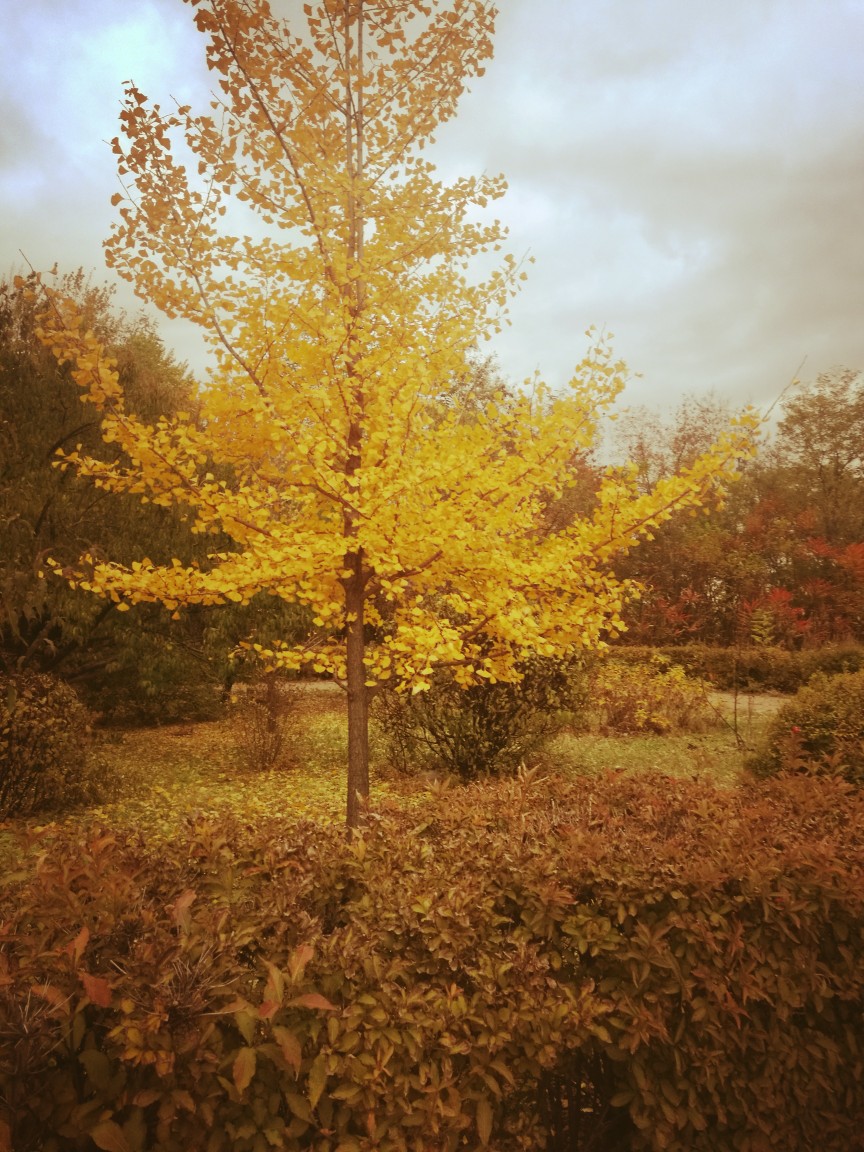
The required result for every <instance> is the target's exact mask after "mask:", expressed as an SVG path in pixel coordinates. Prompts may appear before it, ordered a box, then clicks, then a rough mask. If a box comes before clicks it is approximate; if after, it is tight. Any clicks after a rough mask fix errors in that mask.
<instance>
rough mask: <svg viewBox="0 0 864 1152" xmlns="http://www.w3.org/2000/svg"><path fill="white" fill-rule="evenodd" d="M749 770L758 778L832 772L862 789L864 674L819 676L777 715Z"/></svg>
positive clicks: (750, 761) (863, 780)
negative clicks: (794, 773)
mask: <svg viewBox="0 0 864 1152" xmlns="http://www.w3.org/2000/svg"><path fill="white" fill-rule="evenodd" d="M747 766H748V768H749V769H750V770H751V771H752V772H753V773H755V774H756V775H757V776H768V775H773V774H775V773H777V772H780V771H782V770H784V769H786V770H793V771H805V772H815V773H831V772H834V773H839V774H840V775H841V776H843V777H844V778H845V779H846V780H848V781H849V782H850V783H853V784H862V783H864V672H852V673H846V674H841V675H839V676H825V675H823V674H821V673H817V674H816V675H815V676H814V677H813V678H812V679H811V680H810V682H809V683H808V684H807V685H806V687H804V688H802V689H800V691H799V692H798V693H797V694H796V696H795V697H794V699H792V700H790V701H789V702H788V703H787V704H784V705H783V707H782V708H781V709H780V710H779V711H778V712H777V714H776V716H775V717H774V719H773V720H772V722H771V726H770V728H769V730H768V733H767V735H766V737H765V742H764V744H763V746H762V748H761V749H759V751H758V752H757V753H756V754H755V755H754V756H753V757H751V759H750V760H749V761H748V765H747Z"/></svg>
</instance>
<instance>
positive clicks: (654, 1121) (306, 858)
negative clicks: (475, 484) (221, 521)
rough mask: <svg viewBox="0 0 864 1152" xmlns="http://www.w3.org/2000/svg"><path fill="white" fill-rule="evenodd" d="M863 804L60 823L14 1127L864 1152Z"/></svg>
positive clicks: (688, 792)
mask: <svg viewBox="0 0 864 1152" xmlns="http://www.w3.org/2000/svg"><path fill="white" fill-rule="evenodd" d="M862 806H864V794H862V793H860V792H859V793H855V792H853V791H851V790H850V789H849V787H848V786H847V785H845V784H843V783H842V782H839V781H837V780H826V779H808V778H803V777H802V778H790V779H786V780H780V781H774V782H768V783H765V784H761V785H759V786H758V787H745V788H742V789H738V790H721V789H715V788H712V787H711V786H710V785H708V784H706V782H705V781H704V780H700V781H698V782H697V781H682V780H674V781H673V780H670V779H668V778H659V777H658V778H653V777H648V778H644V779H635V778H625V777H623V776H621V775H615V776H610V777H607V778H605V779H594V780H591V781H585V780H583V781H580V782H579V783H578V784H570V783H567V782H565V781H564V780H562V779H560V778H555V777H551V778H548V779H545V780H536V779H535V780H532V779H530V778H523V779H521V780H515V781H514V780H508V781H499V782H495V783H485V784H483V785H482V786H481V785H472V786H469V787H466V788H461V789H458V790H455V791H450V790H445V791H443V792H442V793H441V794H439V795H438V796H437V797H432V798H430V799H429V800H428V802H427V803H426V804H424V806H423V807H422V808H420V809H418V808H414V809H413V810H412V811H411V812H409V811H406V810H405V809H393V810H390V811H387V812H384V813H382V814H381V815H380V817H379V818H378V819H376V820H375V821H373V822H371V823H370V826H369V828H368V829H367V830H366V831H365V832H364V834H363V835H362V837H359V838H355V840H353V841H351V842H346V841H345V840H344V837H343V836H342V835H340V833H339V831H338V829H337V828H335V827H330V828H324V827H321V826H319V825H316V824H312V823H308V822H303V821H294V820H291V819H284V818H275V817H271V818H262V819H260V820H259V821H257V822H256V823H253V824H250V823H246V824H238V823H236V822H232V821H230V820H223V821H217V822H216V823H206V822H203V821H200V820H199V821H197V822H196V821H190V823H189V824H188V825H187V830H186V832H185V834H184V835H181V836H177V837H175V838H174V839H173V841H172V842H171V844H170V845H169V846H167V847H166V846H165V845H163V844H160V845H159V847H158V849H157V848H156V846H155V845H154V846H153V847H151V848H148V846H147V844H146V843H143V842H142V841H141V840H140V838H138V837H136V836H135V835H134V834H121V833H114V834H112V833H111V832H108V831H105V830H99V829H98V828H91V829H90V830H89V831H87V830H81V831H78V832H60V831H59V830H57V829H54V830H51V829H48V830H46V831H43V832H42V833H40V834H37V835H35V836H34V837H32V838H31V840H30V841H29V843H25V844H24V845H23V853H22V858H21V861H20V863H19V864H18V866H17V867H14V866H10V864H9V863H8V861H7V864H6V867H5V871H6V875H5V876H4V884H3V888H2V896H0V922H2V925H3V927H2V933H0V1093H2V1105H0V1133H5V1134H6V1146H7V1147H9V1146H10V1144H11V1147H13V1148H15V1149H18V1148H34V1149H35V1148H43V1149H46V1150H47V1149H55V1150H57V1152H60V1150H72V1149H82V1150H83V1149H85V1148H90V1147H94V1146H95V1147H97V1148H100V1149H107V1150H109V1152H110V1150H118V1149H128V1150H129V1152H147V1150H149V1149H152V1148H155V1147H158V1148H160V1149H163V1150H164V1152H197V1150H199V1149H201V1150H205V1149H206V1150H207V1152H219V1150H220V1149H224V1150H226V1152H227V1150H228V1149H230V1150H231V1152H243V1150H247V1152H260V1150H263V1149H265V1148H274V1149H283V1150H285V1152H292V1150H296V1152H299V1150H301V1149H316V1150H319V1152H325V1150H327V1152H335V1150H336V1149H337V1148H341V1149H356V1150H357V1152H364V1150H370V1152H371V1149H373V1148H378V1149H382V1150H393V1152H395V1150H400V1149H411V1150H415V1152H420V1150H422V1149H428V1148H430V1147H435V1148H436V1149H442V1150H443V1149H453V1150H454V1152H455V1149H457V1148H461V1147H472V1148H483V1147H489V1148H491V1149H498V1150H500V1152H511V1150H512V1152H515V1150H516V1149H524V1150H528V1149H532V1150H536V1149H538V1148H541V1147H549V1148H551V1149H553V1150H556V1152H557V1150H558V1149H570V1148H579V1149H587V1148H589V1147H592V1146H599V1147H615V1148H621V1149H633V1150H634V1152H635V1150H638V1149H652V1150H653V1149H657V1150H659V1149H669V1150H671V1152H700V1150H705V1152H708V1150H711V1152H716V1150H719V1149H724V1150H725V1149H732V1148H735V1149H740V1150H742V1152H759V1150H762V1149H767V1148H777V1149H810V1148H819V1149H820V1150H825V1152H850V1150H854V1149H860V1148H861V1147H862V1144H861V1136H860V1133H861V1124H862V1121H864V1069H862V1059H864V1057H862V1052H861V1031H860V1021H861V1013H862V1009H864V929H862V925H864V891H862V887H861V870H862V865H864V838H862V837H864V833H862V829H864V807H862ZM592 1140H593V1141H594V1144H593V1145H592V1144H591V1141H592ZM547 1141H548V1143H547ZM0 1146H2V1140H0Z"/></svg>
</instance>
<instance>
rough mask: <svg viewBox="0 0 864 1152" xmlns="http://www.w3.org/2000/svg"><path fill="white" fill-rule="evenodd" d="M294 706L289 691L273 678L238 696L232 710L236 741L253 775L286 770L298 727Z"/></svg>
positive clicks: (265, 678) (265, 679)
mask: <svg viewBox="0 0 864 1152" xmlns="http://www.w3.org/2000/svg"><path fill="white" fill-rule="evenodd" d="M293 703H294V702H293V698H292V696H291V690H290V687H289V686H288V685H286V684H284V683H282V682H281V681H280V680H279V679H278V678H277V677H276V676H272V675H269V676H265V677H264V679H263V680H262V681H261V682H260V683H258V684H253V685H250V686H249V687H248V689H247V690H246V691H245V692H242V693H241V694H239V695H238V698H237V699H236V702H235V703H234V704H233V706H232V727H233V730H234V740H235V743H236V745H237V750H238V752H239V753H240V755H241V757H242V759H243V761H244V762H245V764H246V766H247V767H248V768H250V769H251V770H252V771H253V772H266V771H267V770H268V769H271V768H282V767H285V764H286V757H287V753H288V748H289V742H290V737H291V735H292V733H293V731H294V729H295V727H296V719H295V715H294V710H293Z"/></svg>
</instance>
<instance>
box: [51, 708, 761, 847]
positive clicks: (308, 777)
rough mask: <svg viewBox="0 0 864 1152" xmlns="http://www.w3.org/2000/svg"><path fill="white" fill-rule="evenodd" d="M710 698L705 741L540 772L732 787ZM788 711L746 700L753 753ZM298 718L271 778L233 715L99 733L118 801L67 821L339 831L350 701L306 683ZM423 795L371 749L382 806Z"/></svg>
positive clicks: (625, 741)
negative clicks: (250, 759)
mask: <svg viewBox="0 0 864 1152" xmlns="http://www.w3.org/2000/svg"><path fill="white" fill-rule="evenodd" d="M712 699H713V703H714V704H715V706H716V709H717V712H718V724H717V726H716V727H713V728H711V729H710V730H708V731H707V732H703V733H683V734H670V735H664V736H659V735H656V736H655V735H638V736H607V737H604V736H599V735H574V734H570V733H567V732H562V733H560V734H559V735H558V736H556V737H554V738H553V739H552V740H550V741H549V742H548V744H547V745H546V747H545V748H544V750H543V752H542V753H541V755H540V756H539V757H538V758H537V759H538V760H539V763H540V766H541V767H542V768H545V769H548V770H550V771H559V772H562V773H565V774H568V775H571V774H572V775H582V774H585V773H591V772H598V771H604V770H606V769H609V768H616V769H623V770H625V771H641V770H645V769H654V770H659V771H661V772H666V773H669V774H670V775H694V774H695V775H700V774H705V775H707V776H710V777H711V778H712V779H714V780H717V781H720V782H723V783H732V782H733V781H734V780H735V779H736V778H737V776H738V774H739V773H740V770H741V766H742V747H741V743H740V741H739V740H738V739H736V734H735V730H734V726H733V721H734V702H733V700H732V698H731V696H725V695H723V694H719V693H718V694H715V696H714V697H713V698H712ZM781 703H782V698H781V697H778V696H758V697H739V699H738V706H737V730H738V735H739V737H740V738H741V740H743V742H744V743H745V744H746V745H752V744H753V743H754V742H755V741H756V740H757V739H758V737H759V735H760V734H761V732H762V731H763V730H764V728H765V726H766V724H767V722H768V720H769V719H770V716H771V715H772V714H773V712H774V711H775V710H776V708H777V707H779V705H780V704H781ZM293 715H294V720H293V722H292V725H291V731H290V738H289V741H288V752H287V756H286V763H285V765H284V766H283V767H281V768H279V769H276V770H269V771H263V772H261V771H254V772H253V771H251V770H250V769H249V768H248V767H246V766H245V764H244V759H243V754H242V751H241V749H240V748H239V747H238V725H237V723H236V720H234V719H232V717H231V716H230V715H229V716H227V717H226V718H224V719H222V720H219V721H216V722H213V723H208V724H185V725H174V726H169V727H163V728H149V729H132V730H125V731H120V732H111V731H108V732H105V733H102V734H101V735H100V737H99V739H100V745H99V750H98V754H99V755H100V756H101V757H102V758H103V760H104V762H105V765H106V769H107V772H108V775H109V777H110V778H112V779H113V781H114V785H115V794H114V796H113V798H112V799H111V800H110V801H109V802H106V803H104V804H103V805H101V806H100V807H99V808H95V809H89V810H88V811H87V812H86V813H75V814H72V815H71V816H69V817H64V818H62V819H61V820H60V821H59V822H60V823H65V822H66V820H79V819H81V817H82V816H89V817H92V818H95V819H96V820H99V821H100V822H104V824H105V825H106V826H108V827H109V828H110V827H117V828H119V827H127V828H128V827H133V828H136V829H139V830H140V831H142V832H143V833H145V834H146V835H147V836H148V838H152V837H156V838H158V837H160V836H165V837H171V836H172V835H176V834H177V833H178V832H179V830H180V829H181V828H182V826H183V824H184V822H185V821H187V820H188V819H189V818H190V817H192V818H194V817H195V816H198V815H213V816H215V815H217V814H219V813H224V812H226V811H230V812H233V813H234V814H236V815H238V816H240V817H241V818H243V819H250V820H252V819H255V818H256V817H257V816H260V815H265V814H266V815H272V814H278V813H281V812H292V813H295V814H301V815H304V816H307V817H309V818H310V819H316V820H326V821H332V820H336V821H341V820H342V819H343V817H344V806H345V796H344V792H345V760H346V755H347V733H346V726H345V706H344V697H343V695H342V693H341V692H340V691H339V690H338V689H334V688H333V687H332V686H330V685H310V686H308V687H307V688H305V689H304V690H303V691H302V692H301V694H300V695H299V698H298V701H297V703H296V705H295V709H294V712H293ZM427 787H428V785H427V783H426V782H425V781H424V780H423V779H419V780H418V779H412V778H405V777H400V776H398V775H397V774H395V773H393V772H392V771H390V770H389V769H388V766H387V764H386V762H384V759H383V756H382V754H381V752H380V750H378V749H377V748H376V747H375V743H374V739H373V748H372V793H373V804H374V805H376V806H380V805H381V804H382V803H399V804H409V803H414V804H419V803H422V797H423V795H424V793H425V791H426V789H427ZM44 819H45V818H44V817H43V821H42V822H44ZM37 822H40V821H36V820H33V821H28V823H37Z"/></svg>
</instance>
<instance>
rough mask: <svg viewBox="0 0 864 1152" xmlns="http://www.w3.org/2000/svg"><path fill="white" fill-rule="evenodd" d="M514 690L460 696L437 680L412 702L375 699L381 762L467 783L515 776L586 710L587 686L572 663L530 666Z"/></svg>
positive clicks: (475, 690) (486, 687)
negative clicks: (571, 719) (558, 730)
mask: <svg viewBox="0 0 864 1152" xmlns="http://www.w3.org/2000/svg"><path fill="white" fill-rule="evenodd" d="M522 671H523V676H522V679H521V680H520V681H519V682H518V683H515V684H508V683H502V682H500V681H499V682H497V683H495V684H491V683H483V684H474V685H472V686H471V687H470V688H461V687H460V686H459V685H458V684H455V683H453V681H452V680H450V679H449V678H445V677H443V676H442V677H439V678H437V679H435V680H434V681H433V683H432V686H431V688H430V689H429V690H428V691H426V692H419V693H417V694H416V695H414V696H408V695H403V694H400V693H398V692H394V691H384V692H382V693H380V695H379V696H378V697H377V699H376V701H375V711H374V715H375V719H376V721H377V724H378V726H379V729H380V730H381V732H382V734H383V737H384V745H385V755H386V756H387V757H388V759H389V761H390V763H391V764H392V765H393V767H395V768H397V769H398V770H399V771H401V772H411V771H415V770H417V769H422V768H432V769H436V770H443V771H444V772H448V773H452V774H453V775H455V776H459V777H460V778H461V779H462V780H473V779H474V778H476V777H477V776H481V775H500V774H506V773H513V772H515V770H516V769H517V767H518V766H519V764H520V763H521V762H522V761H524V760H525V758H526V757H528V756H530V755H531V753H532V752H534V751H536V749H537V748H538V747H539V746H540V744H541V743H542V742H543V741H544V740H545V739H546V738H547V737H548V736H549V735H550V734H551V733H552V732H553V731H555V729H556V728H557V727H560V725H561V723H562V714H566V715H568V716H570V715H572V714H573V713H574V712H575V713H580V712H582V711H583V710H584V707H585V680H584V674H583V668H582V665H581V664H579V663H577V662H576V661H558V660H548V659H535V660H533V661H531V662H530V663H529V664H527V665H526V666H525V667H524V668H523V670H522Z"/></svg>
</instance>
